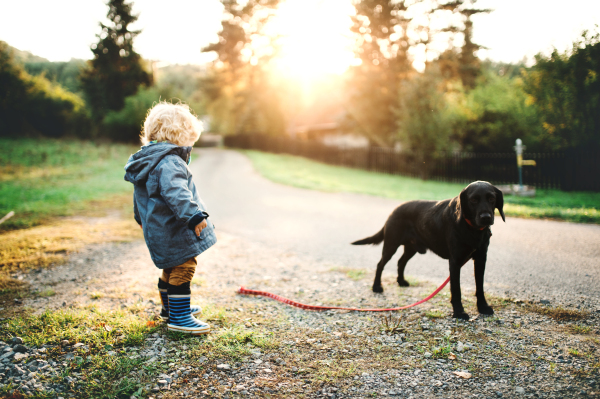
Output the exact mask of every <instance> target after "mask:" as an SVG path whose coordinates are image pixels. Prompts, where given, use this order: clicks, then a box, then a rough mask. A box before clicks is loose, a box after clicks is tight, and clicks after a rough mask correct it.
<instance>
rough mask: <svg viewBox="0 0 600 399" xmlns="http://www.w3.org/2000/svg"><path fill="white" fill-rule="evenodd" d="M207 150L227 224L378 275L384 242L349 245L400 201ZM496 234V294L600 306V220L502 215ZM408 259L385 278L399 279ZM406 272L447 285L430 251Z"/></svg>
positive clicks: (207, 192)
mask: <svg viewBox="0 0 600 399" xmlns="http://www.w3.org/2000/svg"><path fill="white" fill-rule="evenodd" d="M199 152H200V157H199V159H198V160H197V161H196V162H195V163H193V164H192V166H191V168H192V171H193V173H194V179H195V181H196V182H197V185H198V187H199V190H200V195H201V197H202V198H203V199H204V200H205V202H206V203H207V206H208V209H209V211H210V213H211V215H212V216H211V217H212V219H213V220H214V223H215V224H216V226H217V228H218V229H220V230H221V231H224V232H228V233H232V234H235V235H236V236H242V237H245V238H248V239H250V240H253V241H257V242H260V243H262V244H265V245H269V246H274V247H278V248H281V249H285V250H287V251H289V252H291V253H294V254H295V255H296V256H299V257H301V258H304V259H306V261H307V262H308V263H313V261H316V262H318V263H320V264H322V265H323V264H325V265H327V264H331V265H336V266H340V267H348V268H363V269H368V270H369V273H371V274H372V275H374V271H375V265H376V263H377V262H378V261H379V257H380V254H381V252H380V251H381V246H377V247H365V246H352V245H350V244H349V243H350V242H352V241H354V240H356V239H359V238H363V237H367V236H370V235H372V234H374V233H375V232H377V231H378V230H379V229H380V228H381V227H382V226H383V224H384V222H385V220H386V219H387V216H388V215H389V214H390V212H391V211H392V210H393V209H394V208H395V207H396V206H398V205H399V202H398V201H396V200H392V199H384V198H378V197H372V196H367V195H358V194H351V193H326V192H319V191H312V190H305V189H299V188H295V187H289V186H284V185H280V184H276V183H273V182H271V181H268V180H267V179H265V178H263V177H261V176H260V175H259V174H258V173H257V172H256V171H255V170H254V169H253V167H252V164H251V162H250V160H249V159H248V158H246V157H245V156H244V155H242V154H240V153H238V152H235V151H229V150H221V149H202V150H200V151H199ZM457 194H458V193H457ZM492 230H493V234H494V236H493V237H492V243H491V245H490V250H489V253H488V268H487V270H486V285H487V289H488V292H491V293H495V294H497V295H500V296H510V297H516V298H522V299H530V300H549V301H551V302H552V303H554V304H562V305H566V306H582V307H585V308H591V309H599V308H600V299H599V298H600V226H596V225H583V224H575V223H566V222H555V221H548V220H524V219H517V218H510V217H509V218H507V220H506V223H503V222H502V220H501V219H500V218H499V217H498V218H496V224H495V225H494V226H493V228H492ZM399 256H400V254H399V253H397V254H396V256H395V257H394V259H392V260H391V261H390V262H389V263H388V265H387V267H386V270H385V272H384V276H386V275H387V276H395V273H396V271H395V263H396V262H397V258H398V257H399ZM407 274H408V275H412V276H414V277H415V278H418V279H427V280H430V281H432V282H441V281H443V279H444V278H445V277H446V276H447V275H448V263H447V261H445V260H443V259H441V258H439V257H437V256H436V255H434V254H432V253H427V254H426V255H421V256H416V257H414V258H413V259H412V260H411V261H410V262H409V264H408V267H407ZM461 282H462V284H463V286H464V287H465V288H473V286H474V279H473V271H472V269H471V268H470V267H465V268H463V278H462V281H461Z"/></svg>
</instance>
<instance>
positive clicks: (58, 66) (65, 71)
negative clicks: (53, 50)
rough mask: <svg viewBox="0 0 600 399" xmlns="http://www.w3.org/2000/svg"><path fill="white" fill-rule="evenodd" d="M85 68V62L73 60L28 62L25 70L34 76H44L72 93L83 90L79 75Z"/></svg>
mask: <svg viewBox="0 0 600 399" xmlns="http://www.w3.org/2000/svg"><path fill="white" fill-rule="evenodd" d="M84 66H85V61H84V60H77V59H72V60H71V61H69V62H49V61H46V62H42V61H39V62H26V63H25V64H24V67H25V70H26V71H27V72H29V73H30V74H32V75H43V76H44V77H45V78H46V79H48V80H50V81H52V82H53V83H58V84H60V85H61V86H62V87H64V88H65V89H67V90H69V91H70V92H72V93H78V92H79V91H80V89H81V87H80V82H79V75H80V74H81V71H82V69H83V68H84Z"/></svg>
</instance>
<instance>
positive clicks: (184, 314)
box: [167, 283, 210, 335]
mask: <svg viewBox="0 0 600 399" xmlns="http://www.w3.org/2000/svg"><path fill="white" fill-rule="evenodd" d="M167 293H168V295H169V323H168V324H167V329H168V330H169V331H177V332H182V333H187V334H193V335H201V334H208V333H209V332H210V326H209V325H208V324H206V323H204V322H202V321H200V320H198V319H196V318H195V317H194V316H192V313H191V309H190V297H191V291H190V283H184V284H181V285H170V284H169V287H168V288H167Z"/></svg>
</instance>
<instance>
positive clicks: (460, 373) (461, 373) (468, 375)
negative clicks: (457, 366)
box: [452, 371, 471, 380]
mask: <svg viewBox="0 0 600 399" xmlns="http://www.w3.org/2000/svg"><path fill="white" fill-rule="evenodd" d="M452 374H454V375H457V376H459V377H460V378H464V379H465V380H468V379H469V378H471V373H467V372H466V371H453V372H452Z"/></svg>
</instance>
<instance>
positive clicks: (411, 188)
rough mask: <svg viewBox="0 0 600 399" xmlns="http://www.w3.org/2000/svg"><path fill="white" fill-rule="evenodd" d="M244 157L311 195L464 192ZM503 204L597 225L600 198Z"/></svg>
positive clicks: (547, 194)
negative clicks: (307, 190)
mask: <svg viewBox="0 0 600 399" xmlns="http://www.w3.org/2000/svg"><path fill="white" fill-rule="evenodd" d="M243 153H244V154H246V155H247V156H248V157H249V158H250V160H251V161H252V163H253V164H254V167H255V168H256V170H257V171H258V172H259V173H260V174H261V175H263V176H264V177H266V178H267V179H269V180H272V181H274V182H277V183H281V184H286V185H292V186H295V187H300V188H308V189H312V190H321V191H331V192H340V191H341V192H352V193H360V194H368V195H375V196H379V197H387V198H393V199H397V200H399V201H410V200H415V199H425V200H442V199H446V198H452V197H455V196H456V195H458V193H459V192H460V191H461V190H462V189H463V188H464V185H462V184H456V183H443V182H438V181H433V180H427V181H425V180H421V179H416V178H411V177H404V176H395V175H388V174H384V173H376V172H368V171H363V170H357V169H352V168H346V167H341V166H331V165H326V164H322V163H319V162H316V161H312V160H308V159H305V158H301V157H295V156H292V155H278V154H269V153H264V152H260V151H243ZM504 201H505V206H504V211H505V213H506V214H507V215H509V216H516V217H522V218H535V219H558V220H566V221H571V222H578V223H600V193H587V192H569V193H567V192H562V191H559V190H537V192H536V197H535V198H523V197H515V196H506V197H505V198H504Z"/></svg>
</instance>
